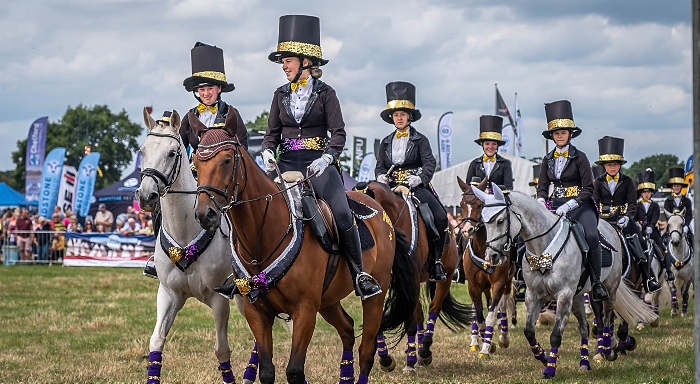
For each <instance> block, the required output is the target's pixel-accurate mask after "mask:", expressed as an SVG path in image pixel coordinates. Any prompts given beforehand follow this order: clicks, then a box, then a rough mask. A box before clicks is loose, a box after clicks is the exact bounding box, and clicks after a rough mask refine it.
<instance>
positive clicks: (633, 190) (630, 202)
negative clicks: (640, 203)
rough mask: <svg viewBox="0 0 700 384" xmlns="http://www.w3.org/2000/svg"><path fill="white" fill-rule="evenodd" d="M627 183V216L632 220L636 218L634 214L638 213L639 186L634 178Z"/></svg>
mask: <svg viewBox="0 0 700 384" xmlns="http://www.w3.org/2000/svg"><path fill="white" fill-rule="evenodd" d="M626 184H627V197H626V202H627V216H628V217H629V218H630V220H634V216H635V215H636V213H637V186H636V183H635V182H634V180H632V178H630V179H629V182H627V183H626Z"/></svg>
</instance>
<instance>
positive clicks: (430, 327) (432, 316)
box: [424, 312, 438, 337]
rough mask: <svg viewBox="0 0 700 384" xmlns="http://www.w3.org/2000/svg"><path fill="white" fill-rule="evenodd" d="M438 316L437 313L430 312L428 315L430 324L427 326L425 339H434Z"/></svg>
mask: <svg viewBox="0 0 700 384" xmlns="http://www.w3.org/2000/svg"><path fill="white" fill-rule="evenodd" d="M437 318H438V315H437V313H433V312H430V313H428V322H427V324H426V326H425V336H424V337H433V333H434V332H435V320H437Z"/></svg>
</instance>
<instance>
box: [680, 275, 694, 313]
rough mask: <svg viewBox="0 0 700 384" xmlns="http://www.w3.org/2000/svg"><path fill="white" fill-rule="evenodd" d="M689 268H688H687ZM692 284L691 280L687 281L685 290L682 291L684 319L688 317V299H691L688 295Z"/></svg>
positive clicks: (684, 285) (684, 286)
mask: <svg viewBox="0 0 700 384" xmlns="http://www.w3.org/2000/svg"><path fill="white" fill-rule="evenodd" d="M690 266H691V267H692V265H690ZM687 267H688V266H686V268H687ZM690 283H691V280H690V279H689V280H687V281H686V282H685V283H684V284H683V289H682V290H681V297H682V299H683V300H682V301H681V316H683V317H686V316H688V299H689V295H688V293H689V291H690Z"/></svg>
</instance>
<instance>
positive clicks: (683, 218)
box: [668, 213, 685, 239]
mask: <svg viewBox="0 0 700 384" xmlns="http://www.w3.org/2000/svg"><path fill="white" fill-rule="evenodd" d="M673 216H678V217H680V218H681V219H682V220H683V222H681V230H680V231H679V230H677V229H674V230H673V231H669V232H668V236H669V238H670V237H671V236H673V234H674V233H677V234H678V236H679V237H680V238H681V239H683V238H685V235H684V234H683V232H682V230H683V227H685V217H683V216H681V215H680V214H678V213H674V214H673V215H671V217H673ZM669 219H670V217H669Z"/></svg>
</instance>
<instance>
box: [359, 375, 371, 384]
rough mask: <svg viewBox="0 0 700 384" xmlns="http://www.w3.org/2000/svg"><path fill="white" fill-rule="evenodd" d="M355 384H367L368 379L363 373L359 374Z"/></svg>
mask: <svg viewBox="0 0 700 384" xmlns="http://www.w3.org/2000/svg"><path fill="white" fill-rule="evenodd" d="M357 384H369V377H368V376H367V375H365V374H364V373H360V376H358V377H357Z"/></svg>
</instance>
